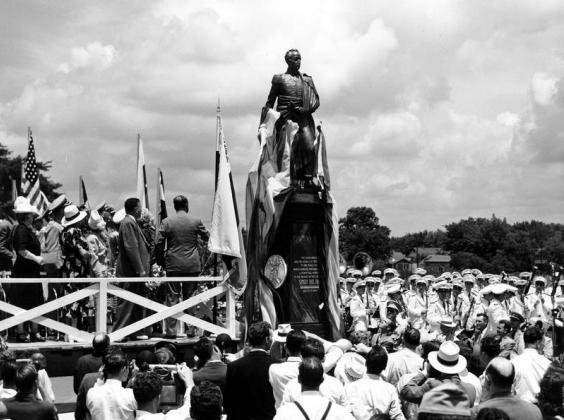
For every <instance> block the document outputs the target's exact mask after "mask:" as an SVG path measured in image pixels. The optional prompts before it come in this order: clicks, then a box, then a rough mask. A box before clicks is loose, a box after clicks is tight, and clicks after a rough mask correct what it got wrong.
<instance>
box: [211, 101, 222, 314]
mask: <svg viewBox="0 0 564 420" xmlns="http://www.w3.org/2000/svg"><path fill="white" fill-rule="evenodd" d="M216 114H217V115H216V124H215V181H214V197H215V194H216V193H217V180H218V179H219V149H218V145H219V136H220V131H221V105H220V102H219V96H218V97H217V109H216ZM213 275H214V277H217V276H218V275H219V272H218V269H217V254H216V253H214V254H213ZM216 286H217V283H216ZM212 317H213V323H214V324H216V323H217V297H216V296H214V298H213V312H212Z"/></svg>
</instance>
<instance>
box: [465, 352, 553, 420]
mask: <svg viewBox="0 0 564 420" xmlns="http://www.w3.org/2000/svg"><path fill="white" fill-rule="evenodd" d="M514 379H515V368H514V367H513V363H511V362H510V361H509V360H507V359H505V358H503V357H494V358H493V359H492V360H491V361H490V363H489V364H488V366H487V367H486V370H485V371H484V375H483V386H484V393H483V395H488V396H489V399H488V400H487V401H485V402H483V403H481V404H480V405H478V406H477V407H474V411H475V413H474V414H477V413H478V411H480V410H481V409H482V408H489V407H491V408H497V409H499V410H501V411H503V412H504V413H505V414H507V416H508V417H509V418H510V419H511V420H542V414H541V411H540V410H539V408H538V407H537V406H536V405H534V404H532V403H530V402H528V401H525V400H523V399H521V398H517V397H515V396H514V395H512V393H511V386H512V385H513V381H514Z"/></svg>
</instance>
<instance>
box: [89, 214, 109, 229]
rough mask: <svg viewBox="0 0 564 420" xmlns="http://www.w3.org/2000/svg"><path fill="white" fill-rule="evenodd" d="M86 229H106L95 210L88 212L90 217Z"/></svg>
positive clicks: (104, 223)
mask: <svg viewBox="0 0 564 420" xmlns="http://www.w3.org/2000/svg"><path fill="white" fill-rule="evenodd" d="M88 227H89V228H90V229H92V230H103V229H104V228H105V227H106V222H105V221H104V219H103V218H102V216H100V213H98V211H96V210H92V211H91V212H90V217H89V218H88Z"/></svg>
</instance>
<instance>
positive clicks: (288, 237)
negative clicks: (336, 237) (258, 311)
mask: <svg viewBox="0 0 564 420" xmlns="http://www.w3.org/2000/svg"><path fill="white" fill-rule="evenodd" d="M323 206H324V203H323V201H322V200H320V198H319V195H318V193H317V192H316V191H314V190H313V189H307V188H306V189H299V190H296V191H295V192H294V194H293V195H292V197H291V198H290V199H289V201H288V203H287V204H286V206H285V208H284V214H283V215H282V219H281V221H280V225H279V228H278V230H277V236H276V239H275V241H274V244H273V247H272V249H271V254H278V255H281V256H282V257H283V258H284V260H285V261H286V264H287V265H288V275H287V277H286V281H285V282H284V284H283V285H282V286H281V287H280V288H279V289H278V290H277V292H278V299H275V307H276V312H277V316H278V323H291V324H292V326H295V327H297V328H302V329H305V330H307V331H311V332H313V333H315V334H318V335H320V336H323V337H327V338H332V337H331V328H330V325H329V321H328V318H327V312H326V311H327V308H326V307H325V304H324V302H325V297H326V293H327V274H326V273H327V267H326V255H327V250H326V249H325V248H326V246H327V244H326V240H325V239H324V238H325V236H326V234H327V232H325V229H326V227H325V226H324V223H323Z"/></svg>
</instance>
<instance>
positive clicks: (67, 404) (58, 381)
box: [51, 376, 76, 418]
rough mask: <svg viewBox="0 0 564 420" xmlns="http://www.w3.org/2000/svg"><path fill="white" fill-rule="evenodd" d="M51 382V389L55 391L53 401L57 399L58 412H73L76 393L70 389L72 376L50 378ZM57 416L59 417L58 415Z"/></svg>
mask: <svg viewBox="0 0 564 420" xmlns="http://www.w3.org/2000/svg"><path fill="white" fill-rule="evenodd" d="M51 382H52V383H53V391H54V392H55V401H57V410H58V411H59V413H64V412H65V411H70V412H71V413H74V403H75V401H76V395H75V393H74V391H73V389H72V376H59V377H56V378H51ZM59 418H61V417H60V416H59ZM73 418H74V416H73Z"/></svg>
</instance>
